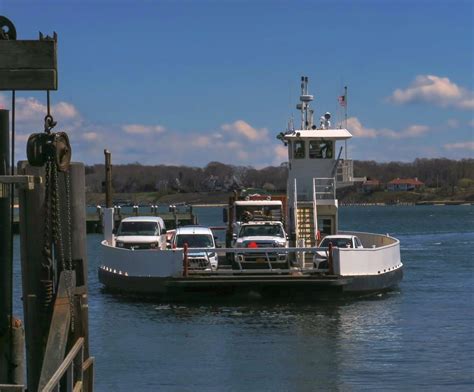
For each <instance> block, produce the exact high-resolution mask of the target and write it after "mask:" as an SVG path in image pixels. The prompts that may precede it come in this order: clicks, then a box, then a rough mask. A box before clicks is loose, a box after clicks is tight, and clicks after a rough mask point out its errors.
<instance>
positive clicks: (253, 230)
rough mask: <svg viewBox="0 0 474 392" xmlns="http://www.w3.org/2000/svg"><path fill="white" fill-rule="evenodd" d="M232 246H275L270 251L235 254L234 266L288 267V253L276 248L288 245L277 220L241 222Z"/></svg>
mask: <svg viewBox="0 0 474 392" xmlns="http://www.w3.org/2000/svg"><path fill="white" fill-rule="evenodd" d="M232 246H233V247H234V248H243V249H245V248H246V249H255V248H275V251H271V252H261V253H260V252H242V253H236V254H235V260H234V261H235V262H234V268H237V269H246V268H258V269H260V268H261V269H264V268H269V266H270V264H269V263H271V267H272V268H288V255H287V253H286V252H278V248H287V247H288V237H287V235H286V233H285V229H284V228H283V224H282V223H281V222H277V221H259V222H248V223H242V224H241V226H240V230H239V232H238V234H234V236H233V241H232Z"/></svg>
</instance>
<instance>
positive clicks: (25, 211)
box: [18, 162, 89, 390]
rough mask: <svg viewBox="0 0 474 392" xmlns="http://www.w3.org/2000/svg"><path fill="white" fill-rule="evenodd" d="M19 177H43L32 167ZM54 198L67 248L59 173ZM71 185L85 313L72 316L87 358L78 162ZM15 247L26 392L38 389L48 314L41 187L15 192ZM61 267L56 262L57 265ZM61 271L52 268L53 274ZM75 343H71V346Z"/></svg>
mask: <svg viewBox="0 0 474 392" xmlns="http://www.w3.org/2000/svg"><path fill="white" fill-rule="evenodd" d="M18 172H19V174H25V175H34V176H44V168H39V167H32V166H30V165H29V164H28V163H27V162H20V163H19V165H18ZM58 179H59V188H60V192H59V196H60V201H61V220H62V222H64V223H63V225H62V235H63V242H64V244H67V243H68V237H69V232H68V224H66V223H67V221H68V219H67V213H66V211H67V208H66V204H65V196H66V195H65V181H66V177H65V174H64V173H58ZM69 186H70V192H69V193H70V196H71V197H70V208H71V212H70V218H71V225H70V228H71V236H70V237H71V245H72V247H71V248H72V249H71V255H72V260H73V266H74V269H75V272H76V275H77V287H76V288H75V291H76V290H79V291H80V292H81V295H82V302H83V306H84V309H85V310H83V311H82V312H81V313H79V314H77V315H75V320H74V322H75V323H83V324H84V323H85V325H84V326H83V330H84V331H86V332H85V333H84V336H83V337H84V348H85V354H86V357H88V355H89V345H88V336H87V330H88V326H87V254H86V211H85V170H84V165H83V164H82V163H71V166H70V168H69ZM19 196H20V233H21V237H20V243H21V263H22V281H23V299H24V303H23V306H24V309H25V340H26V352H27V369H28V374H27V384H28V389H29V390H36V389H37V387H38V383H39V379H40V374H41V368H42V366H43V357H44V354H45V350H46V346H45V343H46V341H47V338H48V335H49V334H50V327H51V325H50V322H51V311H50V310H48V309H49V308H48V306H47V304H45V301H44V287H43V286H42V283H41V280H42V279H45V277H44V269H42V263H43V244H44V230H45V225H44V222H45V220H46V219H45V210H44V197H45V188H44V182H43V183H42V184H38V185H36V186H35V188H34V190H30V191H25V190H20V192H19ZM57 264H60V263H57ZM61 271H62V267H61V265H56V272H57V273H58V274H59V273H60V272H61ZM70 343H71V344H74V342H70Z"/></svg>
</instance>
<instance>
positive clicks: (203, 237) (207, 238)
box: [176, 234, 214, 248]
mask: <svg viewBox="0 0 474 392" xmlns="http://www.w3.org/2000/svg"><path fill="white" fill-rule="evenodd" d="M184 244H188V246H189V247H190V248H214V241H213V238H212V236H211V235H208V234H178V235H177V238H176V246H177V247H178V248H182V247H183V246H184Z"/></svg>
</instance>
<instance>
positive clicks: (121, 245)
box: [115, 241, 123, 248]
mask: <svg viewBox="0 0 474 392" xmlns="http://www.w3.org/2000/svg"><path fill="white" fill-rule="evenodd" d="M115 246H116V247H117V248H123V242H122V241H117V242H116V243H115Z"/></svg>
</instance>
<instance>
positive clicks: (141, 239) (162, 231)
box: [115, 216, 166, 250]
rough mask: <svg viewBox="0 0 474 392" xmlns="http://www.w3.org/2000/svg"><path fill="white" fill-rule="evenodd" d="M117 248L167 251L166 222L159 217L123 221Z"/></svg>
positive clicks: (140, 217) (116, 240)
mask: <svg viewBox="0 0 474 392" xmlns="http://www.w3.org/2000/svg"><path fill="white" fill-rule="evenodd" d="M115 246H116V247H117V248H125V249H131V250H136V249H166V228H165V222H164V221H163V219H162V218H160V217H158V216H133V217H129V218H125V219H122V221H121V222H120V225H119V227H118V230H117V234H116V237H115Z"/></svg>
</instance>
